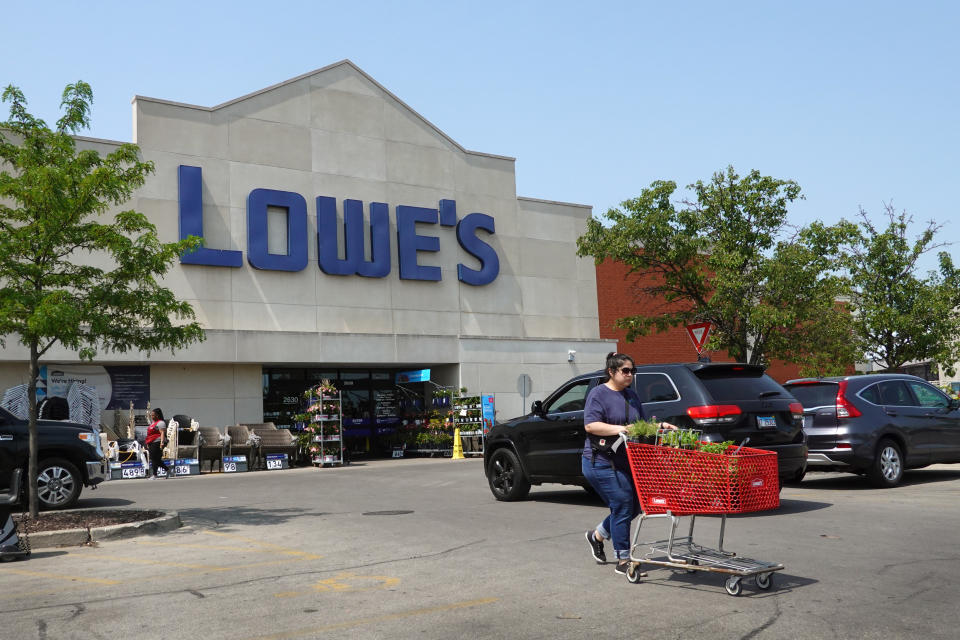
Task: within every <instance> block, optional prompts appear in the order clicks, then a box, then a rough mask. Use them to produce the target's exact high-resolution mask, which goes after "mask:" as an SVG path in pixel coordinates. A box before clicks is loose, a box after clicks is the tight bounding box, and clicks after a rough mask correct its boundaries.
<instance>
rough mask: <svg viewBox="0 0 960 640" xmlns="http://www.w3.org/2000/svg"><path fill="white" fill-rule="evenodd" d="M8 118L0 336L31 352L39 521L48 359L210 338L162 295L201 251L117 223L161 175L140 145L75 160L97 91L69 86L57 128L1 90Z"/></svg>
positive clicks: (131, 215) (2, 180)
mask: <svg viewBox="0 0 960 640" xmlns="http://www.w3.org/2000/svg"><path fill="white" fill-rule="evenodd" d="M2 99H3V101H4V102H9V103H10V118H9V119H8V120H7V121H6V122H3V123H0V169H2V171H0V336H8V337H9V336H14V335H15V336H17V337H18V338H19V341H20V343H21V344H23V345H24V346H25V347H27V349H28V350H29V353H30V372H29V383H28V395H29V398H30V411H29V422H30V427H29V431H30V460H29V463H28V471H27V477H28V479H29V487H30V489H29V492H30V497H29V502H30V513H31V515H33V516H34V517H35V516H36V515H37V510H38V499H37V398H36V386H37V375H38V372H39V360H40V358H41V357H43V355H44V354H45V353H47V351H48V350H49V349H50V348H51V347H53V346H54V345H55V344H57V343H58V342H59V343H60V344H62V345H64V346H65V347H67V348H68V349H71V350H74V349H75V350H77V352H78V354H79V356H80V358H81V359H86V360H90V359H92V358H93V357H94V355H96V353H97V351H98V350H103V351H107V352H119V353H123V352H126V351H128V350H129V349H141V350H144V351H146V352H147V353H148V354H149V353H150V352H151V351H154V350H158V349H166V348H169V349H175V348H182V347H185V346H186V345H188V344H190V343H192V342H194V341H198V340H202V339H203V337H204V334H203V330H202V329H201V328H200V325H199V324H198V323H196V322H194V321H193V319H194V314H193V309H192V308H191V306H190V305H189V303H187V302H181V301H178V300H177V299H176V297H175V296H174V294H173V293H172V292H171V291H170V290H168V289H166V288H164V287H162V286H160V284H159V283H158V278H160V277H162V276H163V275H164V274H165V273H166V272H167V270H168V269H169V267H170V265H171V264H172V262H173V261H174V259H176V257H177V256H178V255H179V254H180V253H181V252H183V251H186V250H191V249H194V248H196V247H197V246H198V245H199V240H197V239H196V238H190V239H187V240H184V241H180V242H174V243H164V242H161V241H160V240H159V238H158V237H157V232H156V228H155V227H154V225H152V224H151V223H150V222H149V221H148V220H147V218H146V217H145V216H144V215H143V214H141V213H138V212H136V211H132V210H124V211H118V212H116V213H113V214H112V215H110V216H108V215H107V214H108V210H109V209H111V207H116V206H119V205H122V204H123V203H124V202H126V201H127V200H128V199H129V198H130V196H131V194H132V193H133V191H134V190H135V189H136V188H138V187H140V186H141V185H143V183H144V181H145V179H146V176H147V175H148V174H150V173H152V172H153V163H151V162H141V161H140V158H139V149H138V148H137V147H136V145H133V144H123V145H120V146H119V147H118V148H117V149H116V150H115V151H113V152H111V153H109V154H108V155H106V156H105V157H101V156H100V154H99V153H97V152H96V151H93V150H78V149H77V148H76V141H75V140H74V138H73V136H72V134H75V133H76V132H77V131H79V130H81V129H86V128H88V127H89V125H90V121H89V112H90V106H91V104H92V102H93V93H92V91H91V89H90V86H89V85H88V84H87V83H85V82H77V83H76V84H71V85H67V87H66V88H65V89H64V91H63V99H62V101H61V105H60V106H61V109H62V111H63V115H62V117H61V118H60V119H59V120H58V121H57V125H56V129H54V130H51V129H50V128H49V127H48V126H47V125H46V123H45V122H44V121H43V120H40V119H38V118H35V117H34V116H32V115H31V114H30V113H29V112H28V111H27V106H26V100H25V98H24V95H23V93H22V92H21V91H20V90H19V89H18V88H16V87H14V86H8V87H7V88H6V89H5V90H4V91H3V96H2Z"/></svg>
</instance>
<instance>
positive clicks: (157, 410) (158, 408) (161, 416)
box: [150, 407, 163, 420]
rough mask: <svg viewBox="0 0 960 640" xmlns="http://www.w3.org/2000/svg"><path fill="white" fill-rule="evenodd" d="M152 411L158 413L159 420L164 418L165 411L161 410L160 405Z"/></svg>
mask: <svg viewBox="0 0 960 640" xmlns="http://www.w3.org/2000/svg"><path fill="white" fill-rule="evenodd" d="M150 411H152V412H153V413H155V414H157V420H163V411H161V410H160V407H154V408H153V409H150Z"/></svg>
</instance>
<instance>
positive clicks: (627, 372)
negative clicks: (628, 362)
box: [620, 367, 637, 376]
mask: <svg viewBox="0 0 960 640" xmlns="http://www.w3.org/2000/svg"><path fill="white" fill-rule="evenodd" d="M636 372H637V370H636V369H634V368H632V367H623V368H621V369H620V373H622V374H623V375H625V376H632V375H633V374H635V373H636Z"/></svg>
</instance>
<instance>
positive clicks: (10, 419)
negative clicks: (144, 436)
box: [0, 408, 110, 509]
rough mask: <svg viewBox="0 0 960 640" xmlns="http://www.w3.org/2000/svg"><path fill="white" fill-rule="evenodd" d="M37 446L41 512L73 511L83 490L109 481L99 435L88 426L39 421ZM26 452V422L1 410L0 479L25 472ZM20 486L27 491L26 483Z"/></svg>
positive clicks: (38, 489) (27, 443) (27, 450)
mask: <svg viewBox="0 0 960 640" xmlns="http://www.w3.org/2000/svg"><path fill="white" fill-rule="evenodd" d="M37 446H38V457H37V462H38V467H37V491H38V498H39V502H40V507H41V508H42V509H66V508H68V507H72V506H73V505H75V504H76V503H77V500H78V499H79V498H80V492H81V491H82V490H83V487H84V486H87V487H95V486H96V485H98V484H99V483H101V482H103V481H104V480H106V479H107V478H108V477H109V472H110V470H109V467H108V464H107V460H106V458H105V457H104V455H103V449H102V448H101V446H100V437H99V434H98V433H97V432H96V431H95V430H94V429H93V428H91V427H88V426H87V425H82V424H74V423H70V422H60V421H57V420H38V421H37ZM29 451H30V449H29V439H28V429H27V421H26V420H23V419H21V418H18V417H16V416H14V415H13V414H12V413H10V412H9V411H7V410H6V409H3V408H0V469H3V470H6V473H4V474H0V475H3V476H6V474H9V472H10V471H9V470H11V469H15V468H20V469H23V470H24V471H26V469H27V460H28V458H29ZM24 475H26V474H24ZM0 482H2V483H3V484H6V482H7V480H6V479H5V478H2V477H0ZM21 486H22V490H23V491H26V487H27V483H26V480H25V479H24V480H23V482H22V485H21ZM5 488H6V487H5V486H0V489H5Z"/></svg>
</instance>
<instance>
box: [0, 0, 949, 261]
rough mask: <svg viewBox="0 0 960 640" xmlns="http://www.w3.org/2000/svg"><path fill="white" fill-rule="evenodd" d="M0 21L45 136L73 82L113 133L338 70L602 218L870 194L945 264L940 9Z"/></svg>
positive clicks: (653, 9) (759, 4) (12, 17)
mask: <svg viewBox="0 0 960 640" xmlns="http://www.w3.org/2000/svg"><path fill="white" fill-rule="evenodd" d="M2 15H3V19H4V20H3V21H4V26H3V40H4V54H3V56H2V57H0V85H3V86H5V85H7V84H15V85H18V86H19V87H20V88H21V89H23V90H24V92H25V93H26V95H27V99H28V100H29V102H30V107H31V109H32V110H33V111H34V113H36V114H38V115H40V116H41V117H43V118H45V119H46V120H47V121H48V122H50V123H53V122H54V121H55V120H56V118H57V117H58V116H57V114H58V111H57V108H58V104H59V95H60V92H61V91H62V89H63V87H64V85H65V84H66V83H68V82H73V81H76V80H78V79H83V80H86V81H87V82H89V83H90V84H91V85H92V86H93V90H94V97H95V104H94V112H93V121H92V127H91V130H90V131H89V135H92V136H95V137H101V138H109V139H116V140H124V141H129V140H130V139H131V110H130V99H131V98H132V97H133V96H134V95H137V94H139V95H145V96H150V97H155V98H163V99H168V100H175V101H180V102H187V103H192V104H199V105H204V106H213V105H216V104H219V103H221V102H225V101H228V100H231V99H233V98H236V97H238V96H241V95H243V94H246V93H250V92H253V91H257V90H259V89H262V88H264V87H266V86H268V85H271V84H275V83H277V82H281V81H283V80H287V79H289V78H292V77H294V76H297V75H300V74H302V73H305V72H308V71H311V70H314V69H317V68H319V67H323V66H326V65H328V64H330V63H333V62H336V61H338V60H342V59H344V58H349V59H350V60H352V61H353V62H354V63H356V64H357V65H358V66H360V67H361V68H362V69H364V70H365V71H366V72H367V73H369V74H370V75H371V76H373V77H374V78H375V79H376V80H377V81H379V82H380V83H381V84H383V85H384V86H385V87H386V88H388V89H389V90H391V91H392V92H393V93H395V94H396V95H397V96H398V97H399V98H400V99H402V100H404V101H405V102H406V103H407V104H409V105H410V106H411V107H413V108H414V109H416V110H417V111H418V112H419V113H420V114H421V115H423V116H424V117H425V118H427V119H428V120H430V121H431V122H433V123H434V124H435V125H436V126H438V127H439V128H440V129H442V130H443V131H445V132H446V133H447V134H448V135H449V136H451V137H452V138H453V139H454V140H456V141H457V142H459V143H460V144H462V145H463V146H465V147H466V148H468V149H472V150H476V151H482V152H487V153H495V154H501V155H507V156H513V157H516V158H517V165H516V166H517V192H518V194H519V195H522V196H529V197H534V198H546V199H550V200H562V201H569V202H577V203H583V204H589V205H592V206H593V207H594V211H595V213H602V212H604V211H606V210H607V208H609V207H610V206H613V205H615V204H617V203H618V202H620V201H622V200H624V199H626V198H630V197H632V196H634V195H636V194H638V193H639V191H640V189H641V188H642V187H644V186H646V185H648V184H649V183H650V182H651V181H653V180H657V179H672V180H675V181H677V182H678V183H679V184H681V185H685V184H688V183H690V182H693V181H695V180H697V179H707V178H708V177H709V176H710V175H711V173H712V172H714V171H716V170H719V169H722V168H724V167H725V166H726V165H728V164H733V165H734V166H735V167H736V168H737V169H738V170H739V171H741V172H746V171H748V170H749V169H752V168H756V169H759V170H760V171H761V172H762V173H764V174H767V175H773V176H776V177H781V178H792V179H794V180H796V181H797V182H799V183H800V185H801V186H802V187H803V190H804V193H805V195H806V198H807V199H806V200H805V201H804V202H801V203H798V204H796V205H795V206H794V207H793V209H792V214H791V221H792V222H795V223H798V224H802V223H805V222H809V221H811V220H814V219H821V220H824V221H826V222H834V221H836V220H839V219H840V218H841V217H847V218H848V219H853V218H854V217H855V216H856V213H857V210H858V207H859V206H863V207H864V208H865V209H867V210H868V211H869V212H871V213H872V214H873V217H874V220H875V221H877V222H881V221H882V219H881V218H880V214H881V212H882V207H883V203H885V202H892V203H893V205H894V206H895V207H896V208H897V209H898V210H899V209H906V210H907V211H909V212H910V213H912V214H913V215H914V216H915V218H916V219H917V221H918V222H919V221H926V220H929V219H935V220H937V221H938V222H943V223H946V227H945V229H944V230H943V231H942V232H941V233H940V235H939V238H940V239H941V240H943V241H950V242H958V244H956V245H954V246H952V247H949V250H950V252H951V254H952V255H953V256H954V260H955V262H960V221H956V222H954V221H953V220H954V219H955V218H956V211H957V204H956V202H957V201H956V200H955V198H956V192H955V189H956V186H957V184H958V183H960V180H958V178H960V127H958V115H960V89H958V86H960V83H958V80H957V77H958V76H957V74H958V67H960V65H958V63H960V50H958V46H960V45H958V42H960V38H958V37H957V32H958V30H960V5H958V3H955V2H947V1H943V2H926V1H923V0H919V1H914V2H910V3H908V2H903V1H902V0H901V1H898V2H888V1H871V2H866V1H863V2H837V1H836V0H834V1H831V2H822V1H819V0H816V1H810V0H804V1H803V2H800V1H795V2H776V1H773V0H769V1H756V2H737V1H732V2H716V1H710V2H676V3H665V2H646V1H640V0H637V1H635V2H593V3H587V2H567V1H559V0H553V1H550V2H524V1H522V0H513V1H508V2H500V1H486V2H455V1H451V0H447V1H446V2H416V1H406V2H396V1H395V2H365V1H363V0H352V1H351V2H342V1H341V2H335V3H334V2H324V1H320V0H315V1H312V2H311V1H305V2H286V1H284V0H274V1H272V2H256V3H252V2H243V1H239V0H238V1H234V2H219V1H216V2H214V1H211V2H206V1H203V0H193V1H192V2H181V1H179V0H173V1H171V0H166V1H163V2H129V1H124V2H87V3H77V2H43V1H37V2H30V3H28V2H17V3H6V6H4V8H3V10H2ZM6 113H7V112H6V109H5V108H4V109H2V110H0V119H4V118H6ZM916 230H919V224H918V226H917V228H916ZM929 266H933V261H932V260H930V261H929Z"/></svg>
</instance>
